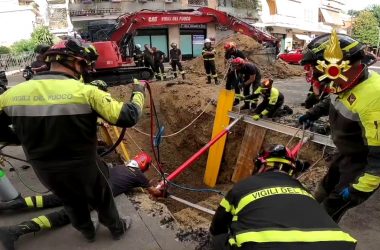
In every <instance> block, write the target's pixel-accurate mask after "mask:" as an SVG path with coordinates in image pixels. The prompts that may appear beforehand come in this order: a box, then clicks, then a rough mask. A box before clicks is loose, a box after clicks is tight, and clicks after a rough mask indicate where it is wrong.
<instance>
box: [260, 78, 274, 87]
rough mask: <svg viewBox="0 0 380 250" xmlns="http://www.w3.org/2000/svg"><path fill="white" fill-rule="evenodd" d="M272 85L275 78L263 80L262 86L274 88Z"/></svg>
mask: <svg viewBox="0 0 380 250" xmlns="http://www.w3.org/2000/svg"><path fill="white" fill-rule="evenodd" d="M272 85H273V79H271V78H267V79H264V80H263V81H262V82H261V87H262V88H266V89H270V88H272Z"/></svg>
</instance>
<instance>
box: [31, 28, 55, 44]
mask: <svg viewBox="0 0 380 250" xmlns="http://www.w3.org/2000/svg"><path fill="white" fill-rule="evenodd" d="M31 39H32V40H33V42H34V43H35V44H36V45H39V44H46V45H53V39H54V37H53V34H52V33H51V32H50V31H49V28H48V27H47V26H40V27H37V28H36V29H35V30H34V31H33V33H32V34H31Z"/></svg>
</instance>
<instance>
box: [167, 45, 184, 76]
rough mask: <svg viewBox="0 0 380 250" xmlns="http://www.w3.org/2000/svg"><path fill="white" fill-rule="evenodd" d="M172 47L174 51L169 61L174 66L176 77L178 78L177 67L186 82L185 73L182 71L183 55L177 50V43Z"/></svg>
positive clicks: (171, 52)
mask: <svg viewBox="0 0 380 250" xmlns="http://www.w3.org/2000/svg"><path fill="white" fill-rule="evenodd" d="M170 47H172V49H171V50H170V51H169V60H170V62H169V63H170V65H171V66H172V69H173V72H174V77H175V78H177V74H178V72H177V66H178V70H179V73H180V74H181V75H182V79H183V80H185V71H184V70H183V69H182V64H181V61H182V54H181V50H180V49H178V48H177V44H176V43H172V44H170Z"/></svg>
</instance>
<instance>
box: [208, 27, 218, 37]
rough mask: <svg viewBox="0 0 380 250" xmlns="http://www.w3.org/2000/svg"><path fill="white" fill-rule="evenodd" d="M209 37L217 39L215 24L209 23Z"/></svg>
mask: <svg viewBox="0 0 380 250" xmlns="http://www.w3.org/2000/svg"><path fill="white" fill-rule="evenodd" d="M207 38H210V39H216V29H215V24H207Z"/></svg>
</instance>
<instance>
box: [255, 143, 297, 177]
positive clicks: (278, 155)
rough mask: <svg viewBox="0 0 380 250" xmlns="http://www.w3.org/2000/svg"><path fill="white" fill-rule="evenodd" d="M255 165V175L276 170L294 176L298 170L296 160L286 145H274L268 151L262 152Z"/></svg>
mask: <svg viewBox="0 0 380 250" xmlns="http://www.w3.org/2000/svg"><path fill="white" fill-rule="evenodd" d="M254 163H255V171H254V173H258V172H259V173H261V172H264V171H267V170H271V169H274V168H276V169H279V170H282V171H285V172H288V173H289V174H290V175H292V174H293V173H294V171H295V170H296V160H295V158H294V156H292V153H291V151H290V150H289V149H288V148H286V147H285V146H284V145H274V146H272V147H271V148H270V149H269V150H268V151H263V152H261V153H260V154H259V156H258V157H257V158H256V159H255V162H254ZM263 165H264V166H265V167H264V168H263Z"/></svg>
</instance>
